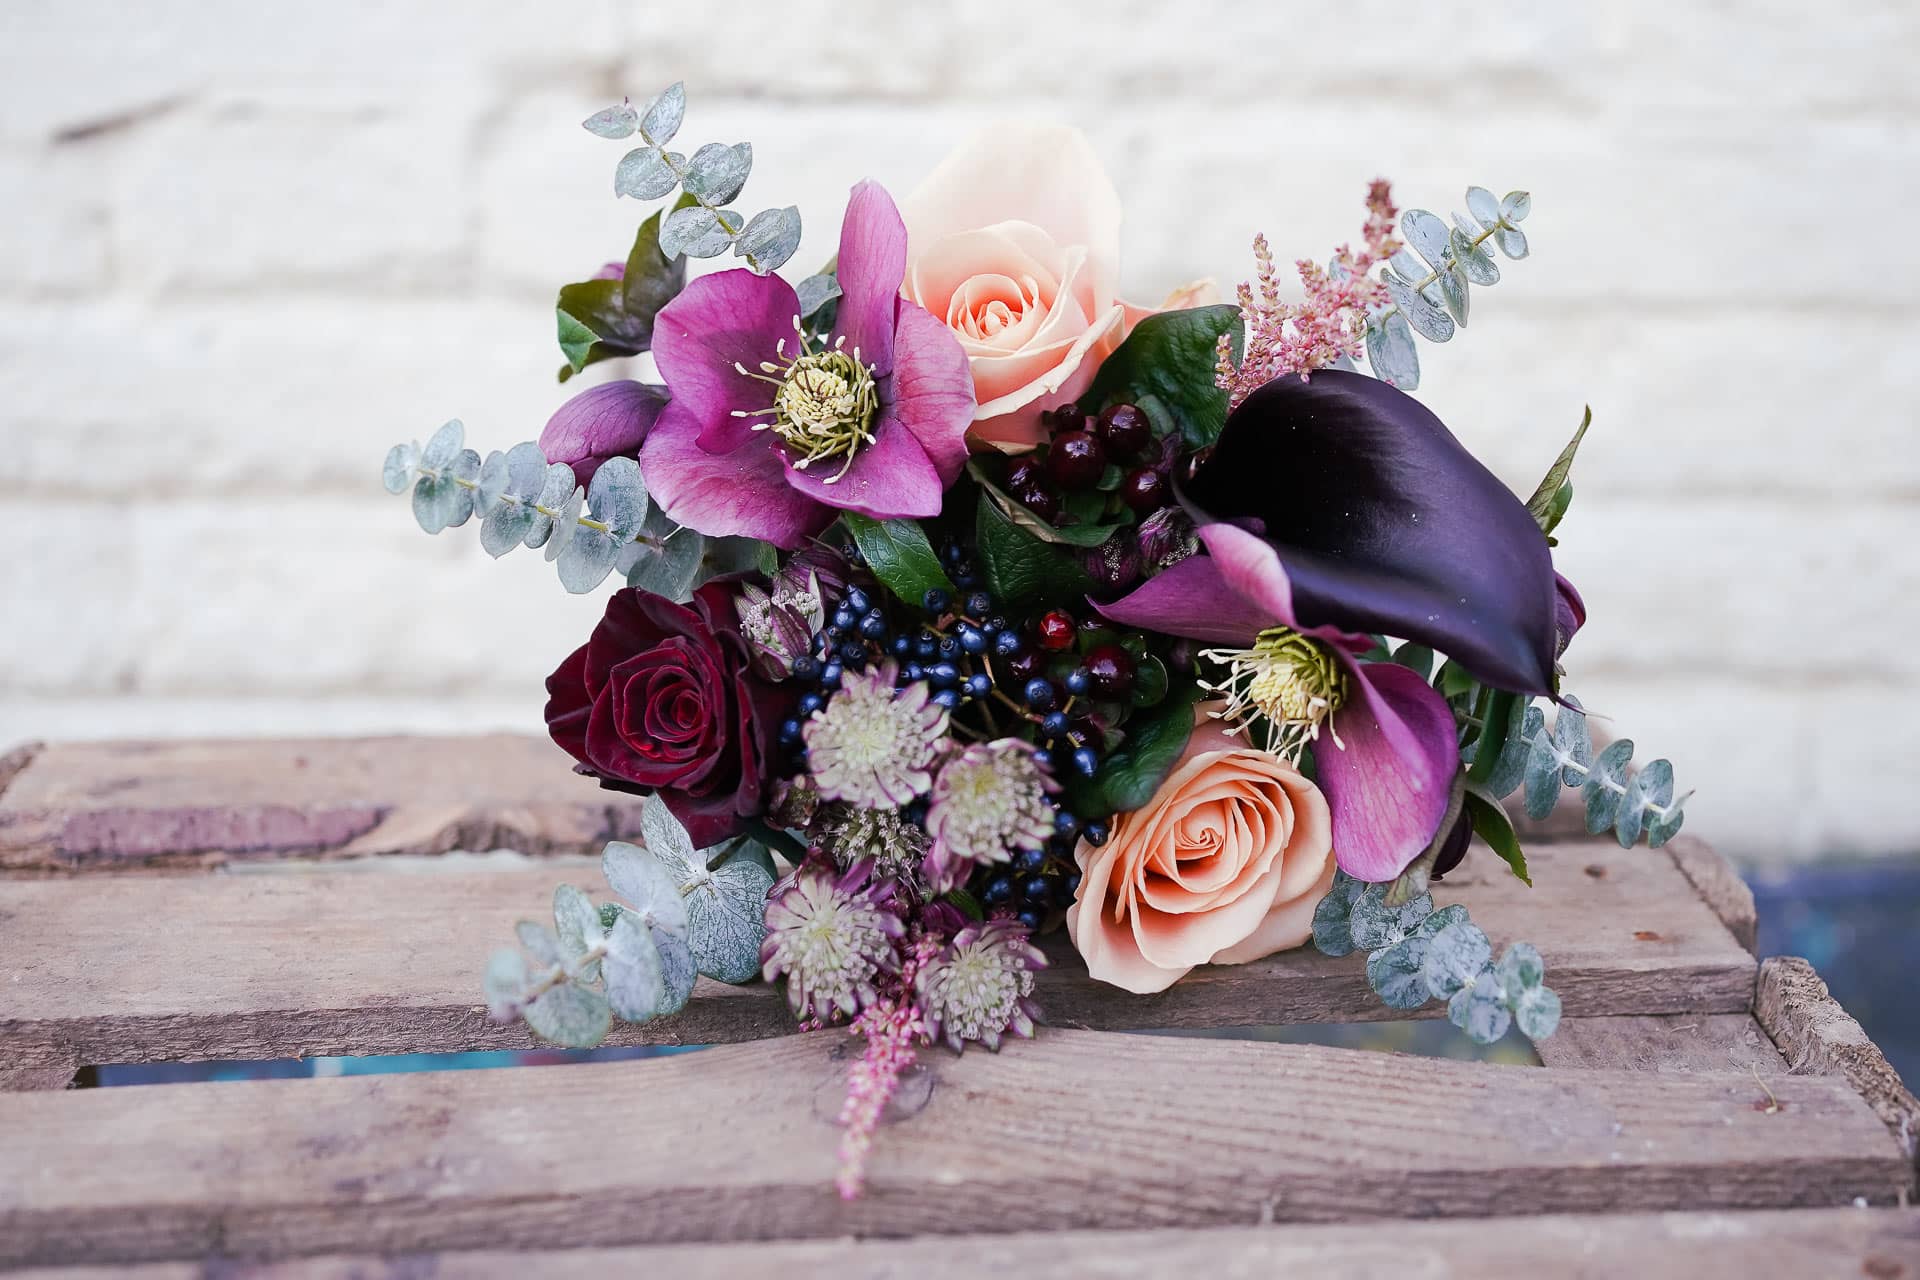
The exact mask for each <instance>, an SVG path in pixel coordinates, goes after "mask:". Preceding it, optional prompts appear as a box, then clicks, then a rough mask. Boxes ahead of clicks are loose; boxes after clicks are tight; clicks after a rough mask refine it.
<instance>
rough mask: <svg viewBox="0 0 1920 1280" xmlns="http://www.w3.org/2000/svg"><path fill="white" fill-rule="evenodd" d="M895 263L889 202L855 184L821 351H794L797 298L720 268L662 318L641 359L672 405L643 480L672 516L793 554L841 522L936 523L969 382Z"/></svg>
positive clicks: (650, 445) (896, 240)
mask: <svg viewBox="0 0 1920 1280" xmlns="http://www.w3.org/2000/svg"><path fill="white" fill-rule="evenodd" d="M906 261H907V232H906V226H905V224H904V223H902V222H901V220H900V212H899V210H898V209H896V208H895V207H894V203H893V198H892V197H891V196H889V195H888V194H887V193H886V190H885V189H884V188H882V187H881V186H879V184H877V183H874V182H863V183H861V184H860V185H859V186H857V187H855V188H854V189H853V198H852V200H851V201H850V203H849V204H848V206H847V215H846V219H845V221H844V222H843V223H842V224H841V229H840V256H839V259H838V264H839V265H838V279H839V283H840V291H841V296H840V301H839V308H838V311H837V312H836V318H835V325H834V329H833V333H832V335H831V337H830V340H829V341H828V343H827V344H826V346H825V348H824V349H821V350H814V349H813V348H812V347H811V346H807V345H803V344H802V343H801V340H800V338H799V334H798V328H799V323H800V303H799V299H798V298H797V297H796V295H795V294H794V291H793V288H792V286H790V285H788V284H787V283H786V282H785V281H784V280H781V279H780V278H779V277H777V276H761V275H755V274H754V273H753V272H751V271H746V270H734V271H723V272H719V273H718V274H715V275H710V276H705V277H702V278H701V279H698V280H695V281H694V282H693V283H691V284H689V285H688V286H687V287H686V289H685V290H684V291H682V292H681V294H680V295H679V296H678V297H676V298H675V299H674V300H673V301H672V302H670V303H668V304H667V305H666V306H665V307H663V308H662V309H661V311H660V314H659V316H658V318H657V319H656V320H655V322H654V332H653V355H654V359H655V361H656V362H657V363H658V364H659V367H660V373H661V376H662V377H663V378H664V379H665V380H666V384H667V388H668V390H669V391H670V392H671V393H672V395H673V400H672V403H671V404H669V405H668V406H667V408H666V410H665V411H664V412H663V413H662V414H661V415H660V420H659V422H658V423H657V424H656V425H655V427H654V429H653V431H652V433H651V434H650V435H649V436H648V438H647V443H646V447H645V448H644V449H643V450H642V451H641V454H640V468H641V472H642V474H643V475H644V476H645V478H646V482H647V488H648V490H649V491H650V492H651V493H652V495H653V497H654V499H655V500H656V501H658V502H659V503H660V504H661V505H662V506H663V507H664V508H665V509H666V512H667V514H668V515H669V516H671V517H672V518H673V519H675V520H677V521H679V522H680V523H681V524H684V525H688V526H691V527H692V528H694V529H697V530H699V531H700V532H701V533H705V534H709V535H725V534H737V535H742V536H745V537H752V538H761V539H764V540H766V541H768V542H771V543H774V544H775V545H776V546H780V547H786V548H793V547H798V546H800V545H801V544H802V543H804V542H805V541H806V540H807V538H809V537H810V536H812V535H813V534H815V533H818V532H819V531H820V530H821V529H823V528H824V527H825V526H826V525H827V524H828V523H829V522H831V521H832V520H833V518H834V517H835V516H836V515H837V514H838V513H839V511H842V510H846V511H855V512H859V513H860V514H862V515H867V516H871V517H873V518H875V519H892V518H895V517H901V516H916V517H917V516H931V515H936V514H938V513H939V511H940V502H941V497H942V495H943V493H944V491H945V489H946V487H947V486H948V485H950V484H952V483H953V482H954V480H956V479H957V478H958V477H959V474H960V471H961V469H962V468H963V467H964V466H965V465H966V459H967V445H966V432H967V427H968V425H969V424H970V423H971V422H972V420H973V407H974V400H973V377H972V374H971V373H970V372H969V370H968V367H967V358H966V352H965V351H964V350H962V349H961V347H960V344H959V342H958V341H956V340H955V339H954V337H953V335H952V333H951V332H950V331H949V330H948V329H947V327H946V325H945V324H944V323H943V322H941V321H940V320H938V319H936V318H935V317H933V316H931V315H929V314H928V313H927V312H926V311H925V310H923V309H922V308H920V307H918V306H916V305H915V304H913V303H911V302H908V301H906V300H905V299H903V298H901V297H900V282H901V279H902V278H903V277H904V275H905V274H906Z"/></svg>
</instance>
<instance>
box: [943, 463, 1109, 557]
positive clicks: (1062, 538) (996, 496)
mask: <svg viewBox="0 0 1920 1280" xmlns="http://www.w3.org/2000/svg"><path fill="white" fill-rule="evenodd" d="M967 474H968V475H970V476H972V477H973V478H974V480H975V482H976V483H978V484H979V486H980V489H981V491H982V492H983V493H985V494H986V495H987V496H988V497H989V498H991V499H992V500H993V505H994V506H996V507H998V508H999V509H1000V514H1002V515H1004V516H1005V517H1006V518H1007V519H1009V520H1011V521H1012V522H1013V523H1014V524H1015V525H1018V526H1019V527H1020V528H1022V529H1025V530H1026V531H1027V532H1028V533H1031V534H1032V535H1033V536H1034V537H1036V538H1038V539H1040V541H1042V542H1060V543H1065V544H1067V545H1068V546H1075V547H1097V546H1099V545H1100V544H1101V543H1103V542H1105V541H1106V540H1107V539H1108V538H1109V537H1110V536H1112V534H1113V531H1114V530H1115V529H1117V528H1119V527H1120V524H1121V523H1124V522H1117V523H1113V524H1076V525H1068V526H1067V527H1066V528H1064V529H1056V528H1054V527H1053V526H1052V525H1050V524H1048V523H1047V522H1046V521H1045V520H1042V519H1041V518H1040V517H1039V516H1037V515H1035V514H1034V513H1033V512H1032V511H1031V510H1030V509H1028V508H1027V507H1025V506H1023V505H1021V504H1020V503H1019V502H1016V501H1015V500H1014V498H1013V495H1012V494H1010V493H1008V492H1007V491H1006V490H1005V489H1002V488H1001V487H1000V486H999V485H997V484H995V483H994V482H993V481H992V479H990V478H989V477H988V475H987V470H986V468H985V467H983V466H982V465H980V460H979V459H978V458H975V459H974V460H972V461H971V462H969V463H967ZM1074 496H1075V497H1083V496H1084V495H1074ZM1093 499H1094V501H1096V502H1098V503H1099V504H1100V505H1101V506H1103V507H1104V505H1105V502H1106V500H1105V498H1104V497H1102V496H1101V495H1099V494H1095V495H1093Z"/></svg>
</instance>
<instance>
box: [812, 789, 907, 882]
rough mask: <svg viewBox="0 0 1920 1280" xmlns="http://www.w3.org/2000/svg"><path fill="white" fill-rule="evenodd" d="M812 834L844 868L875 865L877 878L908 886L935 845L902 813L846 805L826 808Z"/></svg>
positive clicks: (895, 810)
mask: <svg viewBox="0 0 1920 1280" xmlns="http://www.w3.org/2000/svg"><path fill="white" fill-rule="evenodd" d="M808 834H809V835H811V836H812V837H813V838H814V839H815V840H816V841H817V842H818V843H819V845H820V847H821V849H823V850H825V851H826V853H827V854H828V855H829V856H831V857H832V858H833V860H834V861H835V862H837V863H839V864H840V865H841V866H843V867H850V866H852V865H853V864H854V863H856V862H871V863H872V864H873V870H874V874H875V875H880V876H888V877H891V878H892V879H895V880H899V881H901V882H903V883H905V884H908V885H915V884H916V883H917V876H918V873H919V870H920V862H921V859H923V858H925V857H926V856H927V849H928V848H929V847H930V846H931V844H932V843H933V841H932V839H931V837H929V836H928V835H927V833H926V831H925V829H924V828H922V827H919V826H916V825H915V824H914V823H911V822H908V821H907V820H906V819H905V818H903V817H901V816H900V811H899V810H898V809H893V808H885V809H868V808H863V807H861V806H859V805H851V804H844V803H835V804H829V805H826V806H824V807H823V808H822V809H821V810H820V813H819V814H818V816H816V818H815V819H814V822H813V825H812V826H811V827H810V828H809V830H808Z"/></svg>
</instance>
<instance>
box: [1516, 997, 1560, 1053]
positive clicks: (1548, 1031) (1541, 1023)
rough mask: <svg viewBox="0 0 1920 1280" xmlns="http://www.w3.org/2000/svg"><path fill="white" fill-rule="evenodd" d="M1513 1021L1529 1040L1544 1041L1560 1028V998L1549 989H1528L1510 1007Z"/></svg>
mask: <svg viewBox="0 0 1920 1280" xmlns="http://www.w3.org/2000/svg"><path fill="white" fill-rule="evenodd" d="M1512 1008H1513V1020H1514V1022H1515V1023H1517V1024H1518V1025H1519V1027H1520V1034H1521V1035H1523V1036H1525V1037H1526V1038H1527V1039H1529V1040H1535V1041H1538V1040H1545V1039H1546V1038H1547V1037H1548V1036H1550V1035H1552V1034H1553V1033H1554V1032H1555V1031H1556V1030H1558V1029H1559V1026H1560V997H1559V996H1558V995H1556V994H1554V992H1553V990H1552V989H1551V988H1549V987H1528V988H1527V989H1526V990H1525V991H1522V992H1521V993H1520V998H1519V999H1517V1000H1515V1001H1514V1002H1513V1005H1512Z"/></svg>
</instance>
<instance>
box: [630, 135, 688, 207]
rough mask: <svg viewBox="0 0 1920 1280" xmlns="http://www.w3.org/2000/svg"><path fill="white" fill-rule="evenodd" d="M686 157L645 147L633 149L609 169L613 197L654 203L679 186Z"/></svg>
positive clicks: (650, 146)
mask: <svg viewBox="0 0 1920 1280" xmlns="http://www.w3.org/2000/svg"><path fill="white" fill-rule="evenodd" d="M685 165H686V157H685V156H683V155H681V154H680V153H679V152H677V151H662V150H661V149H660V148H659V147H656V146H652V145H648V146H644V147H635V148H634V149H633V150H631V151H629V152H627V154H625V155H624V156H621V157H620V163H619V164H617V165H615V166H614V167H613V194H615V195H616V196H632V197H633V198H634V199H635V200H658V199H660V197H662V196H664V195H666V194H667V193H668V192H669V191H672V190H673V189H674V188H675V187H677V186H679V185H680V171H681V170H682V169H683V168H684V167H685Z"/></svg>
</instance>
